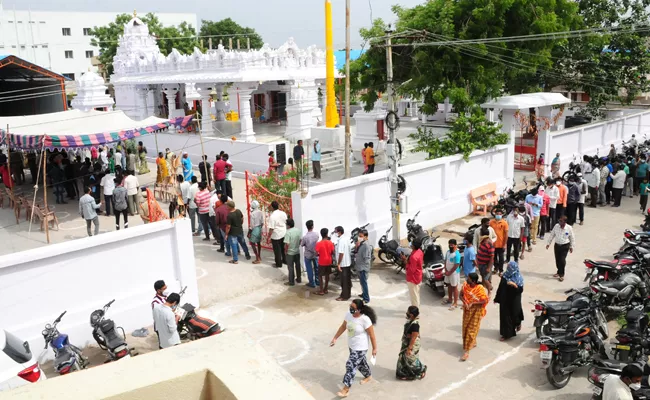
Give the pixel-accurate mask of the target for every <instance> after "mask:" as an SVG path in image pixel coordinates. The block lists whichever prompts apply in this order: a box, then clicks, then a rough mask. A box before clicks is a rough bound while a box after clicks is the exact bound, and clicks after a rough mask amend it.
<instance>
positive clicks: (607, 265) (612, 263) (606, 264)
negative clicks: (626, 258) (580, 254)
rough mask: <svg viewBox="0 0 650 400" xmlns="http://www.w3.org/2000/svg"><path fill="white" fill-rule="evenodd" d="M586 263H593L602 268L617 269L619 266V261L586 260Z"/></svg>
mask: <svg viewBox="0 0 650 400" xmlns="http://www.w3.org/2000/svg"><path fill="white" fill-rule="evenodd" d="M585 263H591V264H593V265H595V266H597V267H600V268H616V267H617V266H618V261H594V260H590V259H586V260H585Z"/></svg>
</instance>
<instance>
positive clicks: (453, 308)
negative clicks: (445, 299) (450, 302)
mask: <svg viewBox="0 0 650 400" xmlns="http://www.w3.org/2000/svg"><path fill="white" fill-rule="evenodd" d="M457 308H458V305H455V306H451V307H449V311H454V310H455V309H457Z"/></svg>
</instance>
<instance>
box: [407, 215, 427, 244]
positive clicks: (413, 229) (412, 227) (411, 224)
mask: <svg viewBox="0 0 650 400" xmlns="http://www.w3.org/2000/svg"><path fill="white" fill-rule="evenodd" d="M418 215H420V211H418V212H417V214H415V215H414V216H413V218H410V219H408V220H406V230H407V234H406V239H407V240H408V241H409V243H411V242H412V241H413V240H414V239H419V240H420V241H422V240H424V238H425V237H428V236H429V232H427V231H426V230H424V229H422V226H420V225H419V224H416V223H415V219H416V218H417V217H418Z"/></svg>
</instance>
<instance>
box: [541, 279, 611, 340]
mask: <svg viewBox="0 0 650 400" xmlns="http://www.w3.org/2000/svg"><path fill="white" fill-rule="evenodd" d="M564 293H565V294H567V295H568V297H567V300H566V301H541V300H535V302H534V303H533V304H534V308H533V310H531V311H532V312H533V313H534V316H535V320H534V322H533V326H535V333H536V335H537V338H538V339H540V338H541V337H542V336H553V335H558V334H562V333H564V332H565V331H566V329H567V326H568V324H569V322H570V321H571V320H572V319H574V317H575V318H581V317H584V316H585V315H587V314H589V313H591V314H592V317H593V320H594V321H596V322H597V326H598V329H599V331H600V332H601V334H602V335H603V337H604V338H607V337H608V336H609V331H608V329H607V320H606V319H605V315H604V314H603V312H602V311H601V310H600V308H598V307H597V306H596V303H594V302H593V301H592V300H591V298H590V297H591V296H592V293H591V291H590V289H589V288H583V289H580V290H576V289H569V290H567V291H566V292H564Z"/></svg>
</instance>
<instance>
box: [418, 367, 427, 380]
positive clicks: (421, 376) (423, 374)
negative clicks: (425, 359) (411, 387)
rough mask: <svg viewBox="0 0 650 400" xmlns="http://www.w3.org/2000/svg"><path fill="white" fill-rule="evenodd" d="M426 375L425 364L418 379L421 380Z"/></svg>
mask: <svg viewBox="0 0 650 400" xmlns="http://www.w3.org/2000/svg"><path fill="white" fill-rule="evenodd" d="M426 376H427V366H426V365H425V366H424V369H423V371H422V375H420V378H419V379H420V380H422V379H424V378H426Z"/></svg>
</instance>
